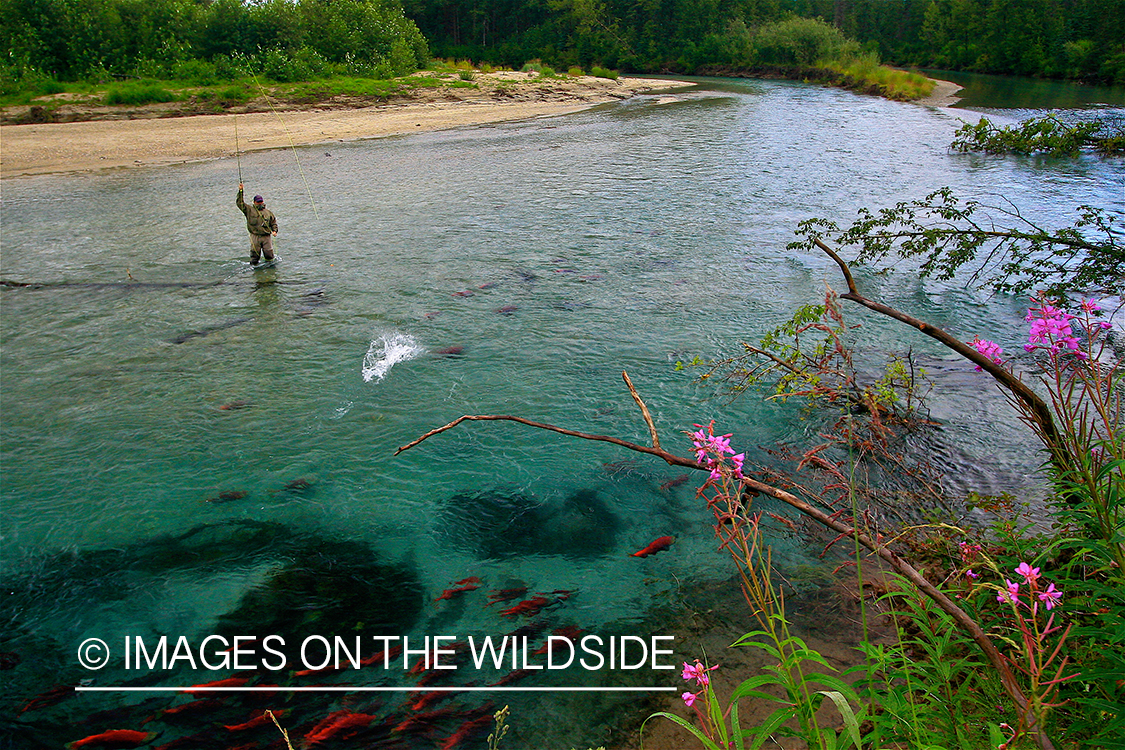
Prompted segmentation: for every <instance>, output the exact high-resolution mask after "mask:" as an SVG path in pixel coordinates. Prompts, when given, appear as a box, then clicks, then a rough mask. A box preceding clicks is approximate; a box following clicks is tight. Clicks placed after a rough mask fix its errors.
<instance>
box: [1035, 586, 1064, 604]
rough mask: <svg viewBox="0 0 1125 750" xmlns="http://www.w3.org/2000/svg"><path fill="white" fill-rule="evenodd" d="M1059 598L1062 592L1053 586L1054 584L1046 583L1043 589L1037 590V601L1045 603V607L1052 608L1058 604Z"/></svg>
mask: <svg viewBox="0 0 1125 750" xmlns="http://www.w3.org/2000/svg"><path fill="white" fill-rule="evenodd" d="M1059 599H1062V592H1061V591H1059V590H1058V589H1056V588H1055V584H1053V583H1051V584H1048V585H1047V589H1046V590H1045V591H1040V592H1039V601H1041V602H1043V603H1044V604H1045V605H1047V609H1054V608H1055V607H1057V606H1058V604H1059Z"/></svg>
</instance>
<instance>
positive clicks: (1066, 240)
mask: <svg viewBox="0 0 1125 750" xmlns="http://www.w3.org/2000/svg"><path fill="white" fill-rule="evenodd" d="M1078 214H1079V217H1078V219H1077V221H1075V222H1074V223H1073V224H1072V225H1070V226H1067V227H1063V228H1061V229H1054V230H1052V229H1049V228H1047V227H1044V226H1040V225H1039V224H1037V223H1036V222H1034V221H1032V220H1031V219H1029V218H1027V217H1026V216H1024V215H1023V214H1021V213H1020V211H1019V209H1018V208H1016V207H1015V206H1013V205H1010V204H1009V205H1006V206H987V205H985V204H983V203H980V202H979V201H975V200H966V201H961V200H960V199H959V198H957V196H955V195H954V194H953V191H952V190H950V189H949V188H941V189H940V190H935V191H934V192H932V193H930V194H929V195H927V196H926V197H925V198H923V199H921V200H914V201H904V202H902V203H898V204H897V205H895V206H893V207H890V208H883V209H879V210H878V211H877V212H872V211H870V210H869V209H866V208H863V209H860V211H859V218H858V219H856V221H855V222H854V223H853V224H852V225H851V226H850V227H848V228H846V229H841V228H840V227H839V226H838V225H837V224H836V223H835V222H833V221H829V220H827V219H809V220H807V221H803V222H801V223H800V224H799V225H798V229H797V232H796V233H797V235H798V236H800V237H803V239H801V240H797V241H795V242H792V243H790V244H789V248H790V249H803V250H815V249H816V248H817V247H820V245H819V244H818V243H820V242H823V241H827V242H831V243H833V244H835V245H837V246H840V247H851V246H857V247H859V255H858V258H857V262H859V263H875V262H879V261H884V260H886V259H888V258H892V257H899V258H919V259H921V267H920V269H919V274H920V275H921V276H922V277H929V276H932V277H934V278H936V279H939V280H949V279H952V278H953V277H954V276H955V275H957V274H958V273H959V272H961V271H962V269H968V270H970V271H971V274H970V276H969V281H970V283H971V284H974V285H976V286H980V287H985V288H990V289H992V290H993V291H994V292H1001V293H1011V294H1026V293H1029V292H1032V291H1036V290H1042V291H1044V292H1045V293H1046V294H1047V295H1049V296H1051V297H1055V298H1059V299H1064V298H1066V297H1067V295H1068V294H1073V293H1075V292H1077V291H1080V290H1089V289H1093V290H1097V291H1100V292H1102V293H1104V294H1116V295H1120V294H1122V293H1123V292H1125V243H1123V242H1122V233H1121V223H1120V222H1121V215H1120V214H1114V213H1110V212H1108V211H1105V210H1103V209H1100V208H1094V207H1092V206H1079V207H1078Z"/></svg>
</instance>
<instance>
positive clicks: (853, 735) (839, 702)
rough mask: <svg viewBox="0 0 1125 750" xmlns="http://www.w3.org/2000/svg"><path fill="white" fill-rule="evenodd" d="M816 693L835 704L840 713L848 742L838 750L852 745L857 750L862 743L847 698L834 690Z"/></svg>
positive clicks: (857, 725)
mask: <svg viewBox="0 0 1125 750" xmlns="http://www.w3.org/2000/svg"><path fill="white" fill-rule="evenodd" d="M817 692H818V693H820V694H821V695H823V696H824V697H826V698H828V699H829V700H830V701H832V702H833V703H835V704H836V710H837V711H839V712H840V716H841V717H843V719H844V728H845V729H846V730H847V736H848V738H849V742H848V743H845V744H843V745H840V750H846V748H848V747H849V746H850V745H851V744H852V743H854V744H855V746H856V747H857V748H859V747H861V745H862V742H863V741H862V739H861V738H860V736H859V720H858V719H857V718H856V715H855V712H853V711H852V707H851V705H850V704H849V703H848V700H847V698H845V697H844V696H843V695H842V694H841V693H839V692H837V691H835V690H818V691H817Z"/></svg>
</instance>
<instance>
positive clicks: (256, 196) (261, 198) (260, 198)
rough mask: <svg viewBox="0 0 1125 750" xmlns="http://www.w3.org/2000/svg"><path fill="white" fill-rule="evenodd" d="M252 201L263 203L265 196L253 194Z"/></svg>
mask: <svg viewBox="0 0 1125 750" xmlns="http://www.w3.org/2000/svg"><path fill="white" fill-rule="evenodd" d="M254 202H255V203H265V202H266V199H265V198H263V197H262V196H260V195H255V196H254Z"/></svg>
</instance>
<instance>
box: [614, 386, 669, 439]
mask: <svg viewBox="0 0 1125 750" xmlns="http://www.w3.org/2000/svg"><path fill="white" fill-rule="evenodd" d="M621 377H622V378H623V379H624V380H625V385H627V386H629V393H631V394H632V395H633V400H634V401H636V402H637V406H639V407H641V414H642V415H643V416H644V418H645V424H647V425H648V432H649V434H650V435H651V436H652V447H653V448H655V449H656V450H660V435H658V434H657V432H656V425H655V424H653V423H652V415H651V414H649V413H648V407H647V406H645V402H644V401H642V400H641V395H640V394H639V393H637V389H636V388H634V387H633V381H632V380H629V373H627V372H625V371H624V370H622V371H621Z"/></svg>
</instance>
